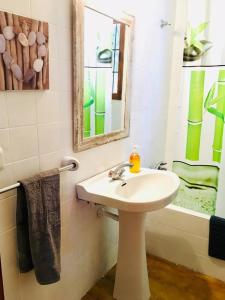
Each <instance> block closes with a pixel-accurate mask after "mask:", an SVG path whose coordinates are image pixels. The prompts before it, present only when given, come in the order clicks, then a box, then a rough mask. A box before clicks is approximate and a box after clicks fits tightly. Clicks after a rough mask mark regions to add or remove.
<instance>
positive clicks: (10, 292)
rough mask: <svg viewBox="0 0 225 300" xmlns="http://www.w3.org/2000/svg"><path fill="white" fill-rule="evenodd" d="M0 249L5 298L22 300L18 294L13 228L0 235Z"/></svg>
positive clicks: (19, 289)
mask: <svg viewBox="0 0 225 300" xmlns="http://www.w3.org/2000/svg"><path fill="white" fill-rule="evenodd" d="M0 251H1V265H2V273H3V284H4V295H5V299H7V300H23V298H21V294H20V291H21V286H20V283H19V269H18V265H17V246H16V230H15V229H13V230H9V231H7V232H5V233H3V234H1V235H0Z"/></svg>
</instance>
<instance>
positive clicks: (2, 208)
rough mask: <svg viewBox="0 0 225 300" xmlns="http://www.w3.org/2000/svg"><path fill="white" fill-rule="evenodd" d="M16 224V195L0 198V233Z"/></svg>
mask: <svg viewBox="0 0 225 300" xmlns="http://www.w3.org/2000/svg"><path fill="white" fill-rule="evenodd" d="M15 225H16V195H14V196H10V197H8V198H5V199H2V200H0V234H2V233H3V232H5V231H7V230H9V229H11V228H13V227H15Z"/></svg>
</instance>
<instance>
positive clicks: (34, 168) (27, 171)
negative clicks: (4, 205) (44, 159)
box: [12, 157, 39, 182]
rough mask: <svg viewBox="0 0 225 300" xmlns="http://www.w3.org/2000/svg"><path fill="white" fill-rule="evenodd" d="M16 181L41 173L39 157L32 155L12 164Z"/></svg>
mask: <svg viewBox="0 0 225 300" xmlns="http://www.w3.org/2000/svg"><path fill="white" fill-rule="evenodd" d="M12 168H13V178H14V182H17V181H19V180H22V179H24V178H27V177H30V176H34V175H35V174H37V173H39V158H38V157H32V158H28V159H24V160H20V161H17V162H15V163H13V164H12Z"/></svg>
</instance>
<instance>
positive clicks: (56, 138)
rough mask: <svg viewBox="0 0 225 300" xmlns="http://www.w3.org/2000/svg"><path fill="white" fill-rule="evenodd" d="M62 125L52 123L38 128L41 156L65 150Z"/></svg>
mask: <svg viewBox="0 0 225 300" xmlns="http://www.w3.org/2000/svg"><path fill="white" fill-rule="evenodd" d="M61 134H62V124H61V123H51V124H46V125H39V126H38V139H39V151H40V154H46V153H50V152H56V151H58V150H60V149H62V148H63V144H62V136H61Z"/></svg>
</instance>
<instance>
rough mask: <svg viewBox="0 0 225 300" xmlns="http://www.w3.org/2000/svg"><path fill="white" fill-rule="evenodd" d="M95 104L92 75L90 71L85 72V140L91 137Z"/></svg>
mask: <svg viewBox="0 0 225 300" xmlns="http://www.w3.org/2000/svg"><path fill="white" fill-rule="evenodd" d="M93 102H94V90H93V86H92V82H91V74H90V71H89V70H85V75H84V105H83V114H84V138H87V137H90V135H91V105H92V104H93Z"/></svg>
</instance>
